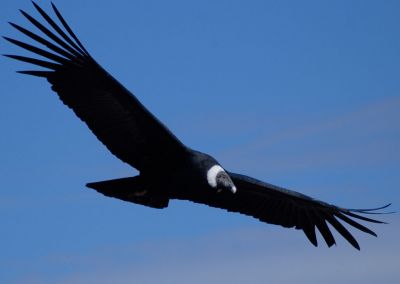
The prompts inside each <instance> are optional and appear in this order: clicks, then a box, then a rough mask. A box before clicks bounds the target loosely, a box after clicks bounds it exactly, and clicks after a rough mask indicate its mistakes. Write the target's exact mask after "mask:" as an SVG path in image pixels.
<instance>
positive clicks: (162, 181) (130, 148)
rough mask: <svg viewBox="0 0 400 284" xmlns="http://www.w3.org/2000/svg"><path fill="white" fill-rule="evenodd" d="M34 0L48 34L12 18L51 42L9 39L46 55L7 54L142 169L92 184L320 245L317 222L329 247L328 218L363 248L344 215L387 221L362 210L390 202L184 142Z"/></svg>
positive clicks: (131, 198)
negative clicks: (237, 165)
mask: <svg viewBox="0 0 400 284" xmlns="http://www.w3.org/2000/svg"><path fill="white" fill-rule="evenodd" d="M34 6H35V8H36V9H37V11H38V12H39V13H40V15H41V16H42V17H43V19H44V20H45V21H46V22H47V24H48V25H49V26H50V27H51V28H52V30H50V29H49V28H47V27H45V26H44V25H43V24H41V23H40V22H39V21H37V20H36V19H34V18H33V17H31V16H30V15H28V14H27V13H25V12H24V11H21V12H22V14H23V15H24V16H25V17H26V18H27V19H28V20H29V21H30V22H31V23H32V24H33V25H34V26H35V27H36V28H38V29H39V30H40V31H41V32H42V33H43V34H44V35H45V37H43V36H39V35H37V34H35V33H33V32H31V31H29V30H27V29H25V28H23V27H21V26H19V25H16V24H13V23H10V24H11V25H12V26H13V27H14V28H16V29H17V30H18V31H20V32H21V33H23V34H24V35H26V36H28V37H29V38H31V39H33V40H34V41H35V42H36V43H39V44H41V45H43V46H45V47H46V48H47V49H43V48H39V47H36V46H33V45H30V44H26V43H24V42H21V41H18V40H14V39H11V38H7V37H5V39H6V40H8V41H9V42H11V43H13V44H15V45H17V46H19V47H22V48H24V49H26V50H28V51H30V52H33V53H35V54H36V55H40V56H41V57H43V58H44V59H45V60H42V59H36V58H31V57H24V56H17V55H6V56H8V57H11V58H13V59H17V60H20V61H23V62H27V63H30V64H34V65H36V66H40V67H43V68H45V70H41V71H36V70H35V71H20V73H23V74H28V75H33V76H36V77H42V78H45V79H47V81H48V82H49V83H50V84H51V85H52V90H54V91H55V92H56V93H57V94H58V96H59V97H60V99H61V100H62V102H63V103H64V104H65V105H67V106H68V107H69V108H71V109H72V110H73V111H74V112H75V114H76V115H77V116H78V117H79V118H80V119H81V120H82V121H84V122H85V123H86V124H87V125H88V127H89V128H90V130H91V131H92V132H93V133H94V134H95V135H96V137H97V138H98V139H99V140H100V141H101V142H102V143H103V144H104V145H105V146H106V147H107V148H108V149H109V150H110V152H111V153H113V154H114V155H115V156H116V157H117V158H119V159H120V160H121V161H123V162H125V163H127V164H129V165H130V166H132V167H134V168H136V169H137V170H138V171H139V172H140V173H139V175H138V176H135V177H128V178H121V179H115V180H109V181H101V182H93V183H89V184H87V186H88V187H90V188H93V189H95V190H97V191H99V192H101V193H103V194H104V195H106V196H111V197H115V198H118V199H121V200H125V201H129V202H133V203H137V204H142V205H145V206H149V207H153V208H165V207H167V206H168V204H169V201H170V200H171V199H178V200H189V201H193V202H197V203H201V204H206V205H209V206H213V207H217V208H223V209H226V210H228V211H232V212H238V213H242V214H246V215H249V216H252V217H255V218H257V219H259V220H260V221H263V222H267V223H272V224H277V225H281V226H284V227H288V228H291V227H294V228H296V229H299V230H302V231H304V233H305V235H306V236H307V238H308V239H309V240H310V241H311V242H312V243H313V244H314V245H315V246H316V245H317V238H316V231H315V229H318V231H319V232H320V233H321V235H322V237H323V238H324V240H325V242H326V243H327V245H328V246H332V245H333V244H335V243H336V241H335V239H334V237H333V235H332V233H331V229H330V228H329V227H328V225H327V224H328V223H329V224H330V225H331V226H332V227H333V228H334V229H336V230H337V231H338V232H339V233H340V234H341V235H342V236H343V237H344V238H345V239H346V240H347V241H349V242H350V243H351V244H352V245H353V246H354V247H355V248H357V249H359V245H358V243H357V241H356V240H355V239H354V237H353V236H352V235H351V234H350V233H349V231H348V230H347V229H346V228H345V227H344V226H343V225H342V224H341V222H339V220H341V221H343V222H344V223H347V224H349V225H351V226H353V227H355V228H357V229H359V230H361V231H363V232H366V233H368V234H371V235H375V233H374V232H372V231H371V230H370V229H368V228H366V227H365V226H363V225H361V224H359V223H358V222H356V221H355V220H354V219H360V220H363V221H367V222H373V223H382V222H380V221H376V220H374V219H370V218H367V217H365V216H362V215H361V214H370V213H375V214H376V213H378V212H373V211H376V210H378V209H381V208H385V207H387V206H384V207H381V208H376V209H358V210H357V209H345V208H341V207H337V206H334V205H331V204H328V203H325V202H322V201H319V200H316V199H313V198H311V197H308V196H306V195H303V194H301V193H298V192H295V191H291V190H288V189H284V188H281V187H277V186H274V185H271V184H268V183H265V182H262V181H259V180H256V179H254V178H251V177H247V176H244V175H240V174H235V173H231V172H228V171H227V170H225V169H224V167H223V166H222V165H220V164H219V163H218V161H217V160H216V159H214V158H213V157H211V156H209V155H207V154H205V153H202V152H199V151H195V150H192V149H190V148H189V147H187V146H186V145H184V144H183V143H182V142H181V141H180V140H179V139H178V138H177V137H176V136H175V135H174V134H173V133H172V132H171V131H170V130H168V128H167V127H166V126H165V125H163V123H162V122H160V121H159V120H158V119H157V118H156V117H155V116H154V115H152V114H151V112H150V111H149V110H147V109H146V108H145V107H144V106H143V105H142V104H141V103H140V101H139V100H138V99H137V98H136V97H135V96H134V95H133V94H132V93H131V92H129V91H128V90H127V89H126V88H125V87H124V86H122V85H121V84H120V83H119V82H118V81H117V80H116V79H114V78H113V77H112V76H111V75H110V74H108V73H107V72H106V71H105V70H104V69H103V68H102V67H101V66H100V65H99V64H98V63H97V62H96V61H95V60H94V59H93V58H92V57H91V55H90V54H89V52H88V51H87V50H86V49H85V48H84V46H83V45H82V44H81V42H80V41H79V40H78V38H77V37H76V35H75V34H74V33H73V32H72V30H71V28H70V27H69V26H68V25H67V23H66V21H65V20H64V18H63V17H62V16H61V14H60V12H59V11H58V10H57V8H56V7H55V6H54V5H53V4H52V6H53V10H54V12H55V14H56V16H57V18H58V20H59V22H60V23H61V25H58V24H57V23H56V22H55V21H54V20H53V19H52V18H51V17H50V16H49V15H48V14H46V13H45V12H44V11H43V10H42V9H41V8H40V7H39V6H38V5H37V4H35V3H34ZM349 217H351V218H349ZM375 236H376V235H375Z"/></svg>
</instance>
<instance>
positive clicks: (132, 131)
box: [5, 3, 185, 171]
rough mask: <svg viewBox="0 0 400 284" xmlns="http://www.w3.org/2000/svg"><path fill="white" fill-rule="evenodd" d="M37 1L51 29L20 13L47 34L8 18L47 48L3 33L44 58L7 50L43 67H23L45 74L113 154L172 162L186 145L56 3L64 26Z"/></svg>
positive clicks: (140, 165)
mask: <svg viewBox="0 0 400 284" xmlns="http://www.w3.org/2000/svg"><path fill="white" fill-rule="evenodd" d="M33 4H34V6H35V8H36V9H37V10H38V12H39V13H40V15H41V16H42V17H43V19H44V20H45V21H46V23H47V24H48V26H49V27H51V28H52V31H51V30H50V29H49V28H47V27H45V26H44V25H42V24H41V23H39V22H38V21H37V20H35V19H34V18H32V17H31V16H30V15H28V14H27V13H25V12H24V11H21V13H22V14H23V15H24V16H25V18H27V19H28V20H29V21H30V22H31V23H32V24H33V25H34V26H35V27H36V28H37V29H39V30H40V31H41V32H42V33H43V34H44V37H42V36H39V35H37V34H35V33H33V32H31V31H29V30H27V29H25V28H23V27H21V26H18V25H16V24H13V23H10V24H11V25H12V26H13V27H14V28H16V29H17V30H18V31H20V32H21V33H23V34H25V35H26V36H28V37H29V38H31V39H33V40H34V42H35V43H36V44H41V45H43V46H45V48H44V49H43V48H39V47H36V46H33V45H30V44H27V43H24V42H21V41H17V40H14V39H10V38H6V37H5V39H6V40H8V41H9V42H11V43H13V44H15V45H17V46H19V47H22V48H24V49H26V50H28V51H30V52H33V53H34V54H36V55H40V56H42V57H43V59H36V58H31V57H24V56H17V55H6V56H7V57H11V58H13V59H16V60H20V61H24V62H27V63H31V64H33V65H36V66H39V67H43V68H44V69H45V70H41V71H19V73H23V74H28V75H33V76H38V77H44V78H46V79H47V80H48V81H49V82H50V84H51V85H52V89H53V90H54V91H55V92H57V94H58V95H59V97H60V99H61V100H62V101H63V103H64V104H66V105H67V106H68V107H70V108H71V109H72V110H73V111H74V112H75V114H76V115H77V116H78V117H79V118H80V119H81V120H83V121H84V122H85V123H86V124H87V125H88V127H89V128H90V129H91V130H92V132H93V133H94V134H95V135H96V137H97V138H98V139H99V140H100V141H101V142H102V143H103V144H104V145H105V146H106V147H107V148H108V149H109V150H110V151H111V152H112V153H113V154H114V155H115V156H117V157H118V158H119V159H121V160H122V161H124V162H126V163H128V164H130V165H131V166H133V167H135V168H136V169H138V170H140V171H146V169H147V170H153V169H154V168H156V167H160V168H161V167H162V166H165V165H169V166H171V163H173V161H176V160H178V159H179V156H180V155H182V154H183V153H184V151H185V146H184V145H183V144H182V143H181V142H180V141H179V140H178V139H177V138H176V137H175V136H174V135H173V134H172V133H171V132H170V131H169V130H168V129H167V128H166V127H165V126H164V125H163V124H162V123H161V122H160V121H159V120H157V119H156V118H155V117H154V116H153V115H152V114H151V113H150V112H149V111H148V110H147V109H146V108H145V107H144V106H143V105H142V104H141V103H140V102H139V101H138V99H137V98H136V97H135V96H134V95H133V94H132V93H130V92H129V91H128V90H127V89H125V88H124V87H123V86H122V85H121V84H120V83H119V82H118V81H117V80H115V79H114V78H113V77H112V76H111V75H109V74H108V73H107V72H106V71H105V70H104V69H103V68H102V67H101V66H100V65H99V64H97V63H96V62H95V60H94V59H93V58H92V57H91V56H90V55H89V53H88V52H87V51H86V49H85V48H84V47H83V45H82V44H81V43H80V42H79V40H78V38H77V37H76V36H75V35H74V33H73V32H72V30H71V29H70V27H69V26H68V25H67V23H66V22H65V20H64V19H63V17H62V16H61V14H60V13H59V11H58V10H57V8H56V7H55V6H54V5H53V4H52V6H53V10H54V12H55V14H56V16H57V18H58V20H59V21H60V22H61V26H60V25H58V24H56V23H55V21H54V20H52V19H51V18H50V16H48V15H47V14H46V13H45V12H44V11H43V10H42V9H41V8H40V7H39V6H38V5H37V4H35V3H33ZM62 28H64V30H63V29H62Z"/></svg>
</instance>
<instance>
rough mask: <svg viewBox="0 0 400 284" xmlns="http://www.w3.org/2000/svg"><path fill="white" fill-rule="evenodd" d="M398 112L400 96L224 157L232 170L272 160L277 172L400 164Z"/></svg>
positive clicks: (238, 148)
mask: <svg viewBox="0 0 400 284" xmlns="http://www.w3.org/2000/svg"><path fill="white" fill-rule="evenodd" d="M399 110H400V97H390V98H385V99H383V100H380V101H377V102H375V103H373V104H370V105H367V106H364V107H362V108H360V109H357V110H354V111H351V112H348V113H345V114H341V115H340V116H336V117H332V118H331V119H327V120H322V121H313V122H311V123H310V122H308V123H305V124H300V125H296V126H295V127H288V128H286V129H283V130H281V131H276V132H274V133H268V134H267V135H265V136H261V137H258V138H256V139H254V140H253V141H252V142H249V143H245V144H242V145H240V146H236V147H234V148H231V149H229V150H227V151H224V152H221V155H220V156H221V157H222V158H223V159H224V160H226V161H227V162H228V163H230V164H231V165H233V166H235V165H237V166H239V165H240V164H243V162H244V163H246V164H248V165H247V167H248V166H249V165H250V166H251V164H254V167H256V166H257V167H258V166H259V164H260V159H264V160H265V158H266V157H268V160H267V161H268V162H269V164H270V165H271V164H273V169H274V170H275V171H277V170H280V171H287V170H288V169H290V168H291V167H295V168H296V169H298V168H299V167H307V166H309V163H312V164H313V165H315V166H318V165H320V164H321V163H338V162H340V161H341V162H342V164H345V163H348V162H349V161H359V163H360V164H365V162H367V163H368V162H371V161H372V162H374V161H377V162H380V161H381V162H387V161H389V162H390V161H393V160H396V161H398V160H399V159H400V157H399V154H398V151H396V149H395V148H396V147H395V146H396V145H397V143H398V139H399V129H398V125H397V121H399V120H400V111H399ZM277 150H278V151H277ZM267 166H268V165H267Z"/></svg>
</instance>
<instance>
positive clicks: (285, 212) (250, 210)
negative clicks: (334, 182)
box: [181, 173, 387, 250]
mask: <svg viewBox="0 0 400 284" xmlns="http://www.w3.org/2000/svg"><path fill="white" fill-rule="evenodd" d="M229 175H230V177H231V178H232V181H233V183H234V184H235V185H236V187H237V192H236V193H235V194H231V193H229V192H220V193H208V194H207V195H206V196H201V197H200V198H199V196H194V195H193V196H192V195H188V196H186V198H181V199H187V200H191V201H194V202H198V203H203V204H207V205H209V206H213V207H217V208H222V209H226V210H228V211H231V212H238V213H242V214H246V215H249V216H253V217H255V218H257V219H259V220H260V221H263V222H266V223H270V224H276V225H281V226H283V227H287V228H296V229H299V230H302V231H303V232H304V234H305V235H306V237H307V238H308V240H309V241H310V242H311V243H312V244H313V245H314V246H317V245H318V240H317V236H316V230H315V229H317V230H318V231H319V232H320V233H321V235H322V237H323V239H324V240H325V242H326V244H327V245H328V247H331V246H333V245H335V244H336V241H335V238H334V236H333V234H332V232H331V229H330V228H329V227H328V224H327V223H329V224H330V225H332V227H333V228H334V229H335V230H336V231H337V232H338V233H339V234H340V235H342V236H343V237H344V238H345V239H346V240H347V241H348V242H349V243H350V244H351V245H352V246H353V247H354V248H356V249H358V250H359V249H360V246H359V244H358V242H357V240H356V239H355V238H354V237H353V236H352V234H351V233H350V232H349V231H348V230H347V229H346V228H345V227H344V226H343V224H342V223H340V222H339V220H338V219H340V220H341V221H343V223H346V224H348V225H350V226H352V227H354V228H356V229H358V230H360V231H362V232H364V233H367V234H370V235H372V236H376V234H375V233H374V232H373V231H372V230H370V229H368V228H367V227H365V226H363V225H361V224H359V223H358V222H356V221H354V220H353V219H351V218H349V217H353V218H356V219H360V220H363V221H366V222H372V223H383V222H381V221H378V220H374V219H370V218H366V217H364V216H361V215H359V214H370V213H381V212H376V210H380V209H383V208H386V207H387V206H384V207H381V208H374V209H363V210H360V209H345V208H340V207H338V206H335V205H331V204H328V203H326V202H323V201H319V200H316V199H313V198H311V197H309V196H307V195H304V194H301V193H299V192H296V191H292V190H288V189H285V188H281V187H278V186H274V185H272V184H269V183H265V182H262V181H259V180H256V179H254V178H250V177H247V176H244V175H240V174H234V173H229ZM356 213H357V214H356Z"/></svg>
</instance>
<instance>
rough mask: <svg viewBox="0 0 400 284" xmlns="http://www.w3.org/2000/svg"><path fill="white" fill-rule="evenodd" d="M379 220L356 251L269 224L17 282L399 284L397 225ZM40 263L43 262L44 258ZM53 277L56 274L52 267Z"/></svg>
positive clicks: (78, 259) (122, 250)
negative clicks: (308, 239)
mask: <svg viewBox="0 0 400 284" xmlns="http://www.w3.org/2000/svg"><path fill="white" fill-rule="evenodd" d="M382 218H384V219H386V220H391V224H390V225H381V226H377V228H378V227H379V231H380V236H379V237H378V239H375V238H373V237H370V236H366V235H364V234H362V233H360V234H358V233H357V234H356V236H357V237H358V238H359V239H360V243H361V245H362V250H361V252H358V251H355V250H353V249H352V248H350V246H348V245H346V244H345V241H344V240H343V239H340V238H339V237H337V236H336V237H337V242H338V246H337V247H334V248H331V249H328V248H326V246H325V245H324V244H321V245H320V248H314V247H312V246H311V245H305V242H306V239H305V238H303V236H302V235H301V234H300V233H299V232H297V234H296V232H295V231H294V230H292V231H291V232H289V231H288V230H286V229H281V230H279V229H277V227H276V226H269V227H267V229H262V228H261V227H258V228H257V227H255V228H254V227H253V228H251V227H248V228H243V229H242V230H237V231H230V232H221V233H220V234H219V235H215V234H214V235H208V236H203V237H202V238H194V239H190V238H180V239H175V240H165V241H157V242H150V241H149V242H147V243H143V242H142V243H132V244H128V245H125V246H122V245H120V246H114V247H109V248H105V249H98V250H96V252H92V253H90V254H86V255H85V254H79V255H75V256H74V255H70V256H53V257H48V258H46V259H45V262H48V263H43V265H49V266H50V267H51V266H53V265H56V266H60V267H68V266H70V265H72V267H70V268H69V269H68V271H69V273H65V272H64V273H60V274H59V275H54V276H52V277H46V276H44V275H40V274H39V275H38V274H37V273H35V272H32V273H30V274H29V275H26V276H24V277H22V278H20V279H19V281H16V282H15V283H43V284H46V283H61V284H63V283H75V284H80V283H82V284H83V283H97V284H102V283H104V284H105V283H116V284H124V283H132V282H135V283H171V284H172V283H174V284H179V283H194V284H197V283H199V284H200V283H220V284H224V283H229V284H232V283H265V282H270V283H286V282H296V283H298V284H302V283H310V282H312V283H320V282H323V283H326V284H334V283H337V282H338V281H339V282H343V283H350V282H355V283H360V282H361V281H362V283H364V284H370V283H371V284H372V283H374V284H375V283H376V282H377V281H379V282H380V283H385V284H395V283H397V281H398V279H399V277H400V272H399V270H398V265H399V263H400V256H399V255H398V251H399V248H400V247H399V244H398V239H399V237H400V229H399V228H400V226H399V225H400V219H399V216H398V215H392V216H386V217H383V216H382ZM42 261H43V260H42ZM53 271H57V269H54V270H53Z"/></svg>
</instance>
